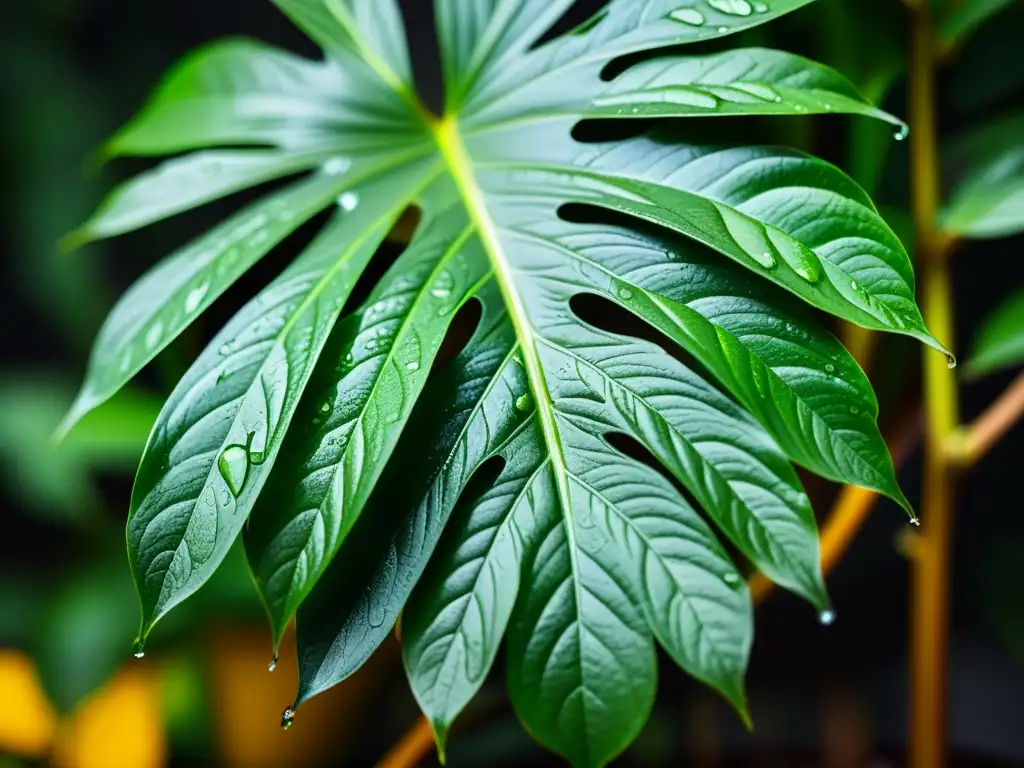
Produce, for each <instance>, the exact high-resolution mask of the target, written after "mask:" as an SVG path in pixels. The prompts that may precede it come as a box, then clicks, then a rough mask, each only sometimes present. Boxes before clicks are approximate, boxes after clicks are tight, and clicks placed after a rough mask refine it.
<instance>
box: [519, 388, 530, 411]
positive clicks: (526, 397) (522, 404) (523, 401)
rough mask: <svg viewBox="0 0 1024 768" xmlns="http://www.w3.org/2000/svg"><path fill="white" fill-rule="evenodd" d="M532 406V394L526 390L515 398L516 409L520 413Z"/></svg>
mask: <svg viewBox="0 0 1024 768" xmlns="http://www.w3.org/2000/svg"><path fill="white" fill-rule="evenodd" d="M532 408H533V395H531V394H530V393H529V392H526V393H524V394H522V395H520V396H519V397H518V398H516V410H517V411H519V412H520V413H526V412H527V411H529V410H530V409H532Z"/></svg>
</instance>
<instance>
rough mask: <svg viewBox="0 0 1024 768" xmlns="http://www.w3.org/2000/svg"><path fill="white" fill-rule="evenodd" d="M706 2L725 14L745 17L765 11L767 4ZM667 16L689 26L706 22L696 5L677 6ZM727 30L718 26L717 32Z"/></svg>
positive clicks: (726, 0)
mask: <svg viewBox="0 0 1024 768" xmlns="http://www.w3.org/2000/svg"><path fill="white" fill-rule="evenodd" d="M706 3H707V5H708V6H709V7H711V8H713V9H714V10H716V11H718V12H719V13H724V14H725V15H727V16H739V17H745V16H751V15H753V14H755V13H767V11H768V6H767V4H765V3H760V2H750V0H706ZM668 16H669V18H670V19H672V20H673V21H678V22H680V23H681V24H686V25H688V26H691V27H703V26H704V25H705V24H706V23H707V19H706V18H705V16H704V14H703V13H701V11H700V10H698V9H697V7H696V6H689V7H686V8H677V9H676V10H674V11H672V12H671V13H670V14H669V15H668ZM727 31H728V28H727V27H719V28H718V32H719V34H724V33H725V32H727Z"/></svg>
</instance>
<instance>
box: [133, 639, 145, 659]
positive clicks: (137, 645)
mask: <svg viewBox="0 0 1024 768" xmlns="http://www.w3.org/2000/svg"><path fill="white" fill-rule="evenodd" d="M145 645H146V641H145V640H143V639H142V638H141V637H137V638H135V642H134V643H133V644H132V655H133V656H135V658H136V659H141V658H142V657H143V656H145V655H146V649H145Z"/></svg>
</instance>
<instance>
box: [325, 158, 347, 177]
mask: <svg viewBox="0 0 1024 768" xmlns="http://www.w3.org/2000/svg"><path fill="white" fill-rule="evenodd" d="M351 167H352V161H351V160H349V159H348V158H347V157H343V156H341V155H339V156H338V157H332V158H331V159H330V160H328V161H327V162H326V163H324V164H323V167H322V169H323V172H324V173H326V174H327V175H328V176H340V175H341V174H343V173H345V172H346V171H347V170H348V169H349V168H351Z"/></svg>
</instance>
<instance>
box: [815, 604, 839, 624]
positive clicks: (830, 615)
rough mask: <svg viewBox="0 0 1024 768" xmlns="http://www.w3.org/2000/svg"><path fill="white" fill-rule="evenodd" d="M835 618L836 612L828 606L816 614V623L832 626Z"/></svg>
mask: <svg viewBox="0 0 1024 768" xmlns="http://www.w3.org/2000/svg"><path fill="white" fill-rule="evenodd" d="M835 620H836V612H835V611H833V610H832V609H831V608H828V609H826V610H824V611H822V612H821V613H819V614H818V623H819V624H821V625H822V626H823V627H830V626H832V624H834V623H835Z"/></svg>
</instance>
